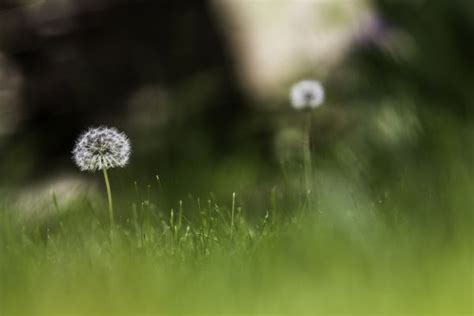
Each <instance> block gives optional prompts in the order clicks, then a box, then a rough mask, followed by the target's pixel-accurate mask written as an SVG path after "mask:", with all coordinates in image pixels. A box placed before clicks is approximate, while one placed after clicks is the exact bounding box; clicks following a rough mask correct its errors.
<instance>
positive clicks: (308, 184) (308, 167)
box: [303, 111, 313, 196]
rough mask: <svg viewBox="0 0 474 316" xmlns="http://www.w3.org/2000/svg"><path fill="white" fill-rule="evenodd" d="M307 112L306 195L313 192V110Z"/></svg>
mask: <svg viewBox="0 0 474 316" xmlns="http://www.w3.org/2000/svg"><path fill="white" fill-rule="evenodd" d="M304 114H305V124H304V131H303V133H304V135H303V168H304V170H303V172H304V178H305V189H306V195H307V196H309V195H310V194H311V189H312V176H313V171H312V161H311V111H308V112H306V113H304Z"/></svg>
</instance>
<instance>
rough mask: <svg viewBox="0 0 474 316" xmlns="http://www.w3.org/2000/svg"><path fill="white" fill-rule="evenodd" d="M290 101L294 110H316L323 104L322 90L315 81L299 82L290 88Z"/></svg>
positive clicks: (319, 84)
mask: <svg viewBox="0 0 474 316" xmlns="http://www.w3.org/2000/svg"><path fill="white" fill-rule="evenodd" d="M290 101H291V105H292V106H293V108H294V109H296V110H304V109H314V108H317V107H319V106H321V105H322V104H323V102H324V88H323V86H322V84H321V83H320V82H319V81H316V80H302V81H299V82H297V83H295V84H294V85H293V86H292V87H291V91H290Z"/></svg>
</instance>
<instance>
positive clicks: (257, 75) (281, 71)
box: [213, 0, 371, 98]
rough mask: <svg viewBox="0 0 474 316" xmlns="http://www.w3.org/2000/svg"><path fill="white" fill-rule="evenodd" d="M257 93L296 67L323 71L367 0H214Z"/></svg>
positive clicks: (278, 87) (270, 90) (343, 47)
mask: <svg viewBox="0 0 474 316" xmlns="http://www.w3.org/2000/svg"><path fill="white" fill-rule="evenodd" d="M213 3H214V7H215V8H216V12H217V16H218V17H220V21H221V23H222V25H223V28H224V31H225V32H226V33H227V36H228V37H229V38H230V40H231V45H232V47H233V51H234V54H235V56H234V57H235V59H236V60H237V61H238V64H239V65H238V66H239V67H238V69H239V71H240V76H241V78H242V82H244V83H245V85H246V88H247V89H248V90H249V91H250V92H251V93H253V94H254V95H255V96H256V97H259V98H267V97H270V96H272V94H274V93H275V91H284V90H286V89H285V86H286V82H287V81H288V79H289V78H291V77H295V76H299V74H301V73H306V74H312V73H315V74H318V77H322V78H324V75H325V74H327V73H328V72H330V71H331V68H332V67H333V66H334V65H336V64H337V63H338V62H339V61H340V60H341V59H342V57H343V56H344V54H345V53H346V51H347V49H348V47H349V46H350V44H351V42H352V40H353V38H354V34H355V32H356V31H355V30H357V29H359V28H360V27H361V26H362V24H361V21H362V20H363V19H365V18H366V17H367V14H368V12H369V11H370V10H371V9H370V6H369V4H368V1H367V0H311V1H310V0H308V1H295V0H278V1H277V0H274V1H273V0H269V1H265V0H262V1H258V0H255V1H242V0H213Z"/></svg>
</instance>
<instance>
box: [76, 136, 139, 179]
mask: <svg viewBox="0 0 474 316" xmlns="http://www.w3.org/2000/svg"><path fill="white" fill-rule="evenodd" d="M130 153H131V145H130V140H129V139H128V137H127V136H126V135H125V134H124V133H122V132H119V131H118V130H117V129H115V128H109V127H98V128H90V129H88V130H87V131H86V132H84V133H83V134H82V135H81V136H79V138H78V140H77V142H76V145H75V147H74V150H73V151H72V154H73V160H74V162H75V163H76V165H77V166H78V167H79V169H81V171H91V172H93V171H97V170H101V169H103V168H105V169H110V168H117V167H120V168H122V167H125V166H126V165H127V163H128V160H129V157H130Z"/></svg>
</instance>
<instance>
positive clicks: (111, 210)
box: [102, 167, 115, 228]
mask: <svg viewBox="0 0 474 316" xmlns="http://www.w3.org/2000/svg"><path fill="white" fill-rule="evenodd" d="M102 172H103V173H104V180H105V187H106V189H107V199H108V202H109V219H110V227H111V228H113V227H114V226H115V220H114V206H113V202H112V191H111V190H110V182H109V176H108V174H107V168H105V167H103V168H102Z"/></svg>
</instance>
